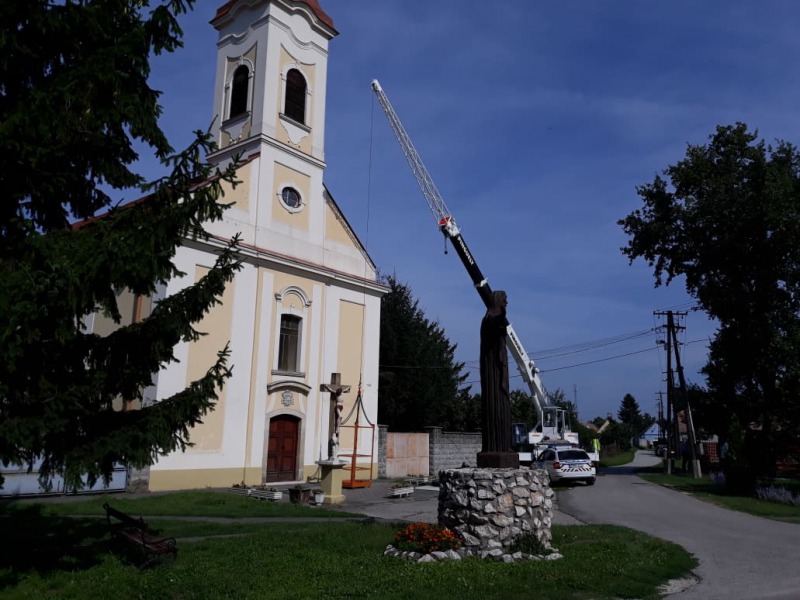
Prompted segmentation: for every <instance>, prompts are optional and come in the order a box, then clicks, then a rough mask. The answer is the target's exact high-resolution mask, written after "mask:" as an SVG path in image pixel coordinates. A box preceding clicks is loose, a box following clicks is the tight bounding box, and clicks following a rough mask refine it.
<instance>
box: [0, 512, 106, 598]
mask: <svg viewBox="0 0 800 600" xmlns="http://www.w3.org/2000/svg"><path fill="white" fill-rule="evenodd" d="M41 508H42V507H41V506H15V505H14V503H13V501H5V502H2V503H0V530H2V532H3V543H2V544H1V545H0V590H3V589H5V588H6V587H9V586H13V585H15V584H17V583H18V582H19V580H20V579H21V578H22V577H23V576H24V575H25V574H26V573H29V572H32V571H35V572H38V573H40V574H47V573H52V572H54V571H59V570H61V571H76V570H86V569H90V568H92V567H94V566H95V565H97V564H98V563H99V562H100V561H101V560H102V557H103V556H104V555H106V554H108V552H109V551H110V550H111V541H110V538H109V536H108V527H107V525H106V522H105V520H103V519H72V518H69V517H55V516H48V515H43V514H42V510H41Z"/></svg>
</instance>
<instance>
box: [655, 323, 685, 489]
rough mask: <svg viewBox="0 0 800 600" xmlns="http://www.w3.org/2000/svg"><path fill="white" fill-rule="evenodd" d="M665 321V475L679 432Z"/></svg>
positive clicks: (669, 333) (670, 466)
mask: <svg viewBox="0 0 800 600" xmlns="http://www.w3.org/2000/svg"><path fill="white" fill-rule="evenodd" d="M653 314H654V315H655V316H657V317H665V316H667V315H668V313H667V312H661V311H655V312H653ZM669 323H670V321H667V340H666V342H664V349H665V350H666V351H667V374H666V375H667V418H666V428H667V431H666V434H667V456H666V459H667V460H666V462H665V470H666V472H667V475H670V474H672V469H673V467H674V466H675V455H676V454H677V451H678V440H679V436H680V432H679V430H678V411H677V410H675V390H674V380H673V378H672V327H670V325H669Z"/></svg>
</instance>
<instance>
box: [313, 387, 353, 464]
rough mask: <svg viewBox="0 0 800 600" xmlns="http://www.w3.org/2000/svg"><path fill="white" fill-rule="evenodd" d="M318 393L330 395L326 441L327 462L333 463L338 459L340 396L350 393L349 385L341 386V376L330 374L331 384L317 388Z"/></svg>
mask: <svg viewBox="0 0 800 600" xmlns="http://www.w3.org/2000/svg"><path fill="white" fill-rule="evenodd" d="M319 391H321V392H329V393H330V395H331V411H330V415H331V416H330V421H329V428H328V430H329V431H330V436H329V439H328V460H332V461H335V460H337V459H338V457H339V433H340V426H341V423H342V411H343V410H344V404H343V403H342V394H345V393H347V392H349V391H350V386H349V385H342V374H341V373H331V382H330V383H323V384H322V385H320V386H319Z"/></svg>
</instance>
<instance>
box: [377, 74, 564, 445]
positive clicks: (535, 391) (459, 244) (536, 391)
mask: <svg viewBox="0 0 800 600" xmlns="http://www.w3.org/2000/svg"><path fill="white" fill-rule="evenodd" d="M372 89H373V91H374V92H375V95H376V96H377V98H378V102H379V103H380V105H381V107H382V108H383V112H384V114H385V115H386V118H387V120H388V121H389V125H390V126H391V128H392V131H393V132H394V134H395V137H396V138H397V141H398V143H399V144H400V148H401V149H402V151H403V155H404V156H405V158H406V161H407V162H408V164H409V166H410V167H411V172H412V173H413V174H414V177H415V178H416V180H417V184H418V185H419V189H420V190H421V191H422V195H423V196H424V197H425V200H426V201H427V203H428V207H429V208H430V210H431V213H433V216H434V218H435V219H436V221H437V223H438V225H439V229H440V230H441V232H442V233H443V234H444V236H445V238H447V239H449V240H450V241H451V242H452V244H453V247H454V248H455V250H456V254H458V256H459V258H461V262H462V263H464V266H465V267H466V269H467V272H468V273H469V275H470V277H471V278H472V282H473V284H474V285H475V288H476V289H477V290H478V294H479V295H480V297H481V299H482V300H483V303H484V305H486V307H487V308H488V307H489V306H490V305H491V296H492V290H491V288H490V287H489V283H488V282H487V280H486V278H485V277H484V276H483V274H482V273H481V270H480V269H479V268H478V265H477V263H476V262H475V258H474V257H473V255H472V253H471V252H470V251H469V248H468V247H467V244H466V242H465V241H464V238H463V236H462V235H461V231H460V230H459V228H458V226H457V225H456V221H455V219H454V218H453V216H452V215H451V214H450V210H449V209H448V208H447V204H445V201H444V198H442V195H441V194H440V193H439V190H438V188H437V187H436V184H435V183H434V182H433V178H431V176H430V173H428V169H427V168H425V164H424V163H423V162H422V159H421V158H420V157H419V153H418V152H417V149H416V148H415V147H414V144H413V143H412V142H411V138H410V137H409V135H408V133H406V130H405V128H404V127H403V124H402V123H401V122H400V119H399V118H398V116H397V113H396V112H395V111H394V108H392V105H391V103H390V102H389V98H387V97H386V93H385V92H384V91H383V88H382V87H381V84H380V83H379V82H378V80H377V79H374V80H373V81H372ZM507 333H508V335H507V337H506V340H507V346H508V350H509V352H511V355H512V356H513V357H514V361H515V362H516V363H517V368H518V369H519V372H520V374H521V375H522V378H523V379H524V380H525V383H527V384H528V387H529V388H530V392H531V396H532V397H533V403H534V406H535V408H536V413H537V415H538V418H539V424H538V425H537V427H536V428H534V430H532V431H531V432H530V433H529V442H530V443H533V444H535V443H538V442H541V441H543V440H546V439H548V438H549V439H558V438H562V437H563V438H565V439H567V440H569V441H570V442H574V443H577V441H578V440H577V434H573V433H571V432H570V428H569V423H568V421H567V419H566V418H565V416H564V415H563V414H560V413H563V411H561V409H557V408H556V407H554V406H552V405H551V403H550V400H549V398H548V397H547V395H546V394H545V391H544V386H543V385H542V382H541V380H540V379H539V373H538V371H539V370H538V369H537V367H536V365H535V364H534V362H533V360H532V359H531V358H530V357H529V356H528V353H527V352H526V351H525V348H524V347H523V346H522V343H521V342H520V341H519V337H518V336H517V334H516V332H515V331H514V328H513V327H512V325H511V324H510V323H509V325H508V328H507ZM545 409H547V412H548V413H550V414H549V415H548V416H549V417H550V418H549V421H550V423H549V424H548V422H547V421H548V418H547V417H545V414H544V411H545ZM551 411H552V412H551Z"/></svg>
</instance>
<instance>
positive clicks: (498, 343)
mask: <svg viewBox="0 0 800 600" xmlns="http://www.w3.org/2000/svg"><path fill="white" fill-rule="evenodd" d="M507 306H508V298H507V296H506V293H505V292H504V291H499V290H498V291H495V292H492V304H491V306H490V307H489V308H488V309H487V311H486V315H485V316H484V317H483V320H482V321H481V356H480V364H481V442H482V443H481V452H480V453H479V454H478V466H479V467H490V468H505V467H513V468H518V467H519V456H518V455H517V453H516V452H514V451H513V450H512V448H511V398H510V392H509V385H508V350H507V349H506V337H507V327H508V319H507V318H506V307H507Z"/></svg>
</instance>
